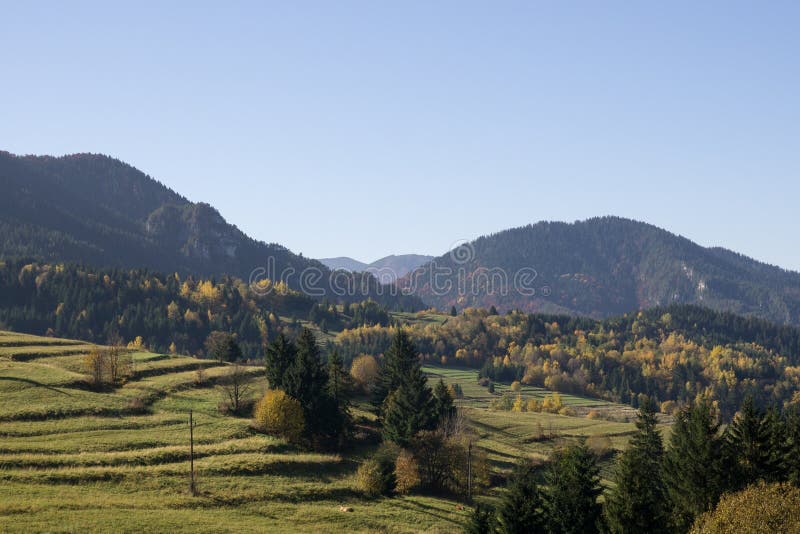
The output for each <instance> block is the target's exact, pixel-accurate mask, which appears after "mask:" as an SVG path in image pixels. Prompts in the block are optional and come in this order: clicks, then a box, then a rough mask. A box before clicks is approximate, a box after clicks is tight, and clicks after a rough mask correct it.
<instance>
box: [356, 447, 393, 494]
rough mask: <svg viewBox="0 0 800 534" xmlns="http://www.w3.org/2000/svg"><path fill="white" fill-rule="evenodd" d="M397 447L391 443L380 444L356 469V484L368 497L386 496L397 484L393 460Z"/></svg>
mask: <svg viewBox="0 0 800 534" xmlns="http://www.w3.org/2000/svg"><path fill="white" fill-rule="evenodd" d="M396 457H398V455H397V449H395V448H394V447H393V446H391V445H383V446H381V447H380V448H379V449H378V450H377V452H376V453H375V454H374V455H373V456H372V458H370V459H369V460H366V461H365V462H364V463H362V464H361V465H360V466H359V468H358V471H356V485H357V486H358V488H359V489H360V490H361V491H362V492H363V493H364V495H366V496H368V497H377V496H379V495H384V496H388V495H391V494H392V493H394V491H395V488H396V486H397V479H396V477H395V462H396Z"/></svg>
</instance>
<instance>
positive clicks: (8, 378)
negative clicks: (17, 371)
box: [0, 376, 72, 397]
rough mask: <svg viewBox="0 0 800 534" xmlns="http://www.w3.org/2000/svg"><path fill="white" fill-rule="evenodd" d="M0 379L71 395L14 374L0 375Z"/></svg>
mask: <svg viewBox="0 0 800 534" xmlns="http://www.w3.org/2000/svg"><path fill="white" fill-rule="evenodd" d="M0 380H6V381H9V382H22V383H23V384H29V385H31V386H35V387H40V388H44V389H49V390H50V391H55V392H56V393H60V394H62V395H66V396H67V397H71V396H72V395H71V394H69V393H67V392H66V391H62V390H60V389H58V388H56V387H53V386H48V385H47V384H42V383H41V382H37V381H36V380H31V379H30V378H18V377H15V376H0Z"/></svg>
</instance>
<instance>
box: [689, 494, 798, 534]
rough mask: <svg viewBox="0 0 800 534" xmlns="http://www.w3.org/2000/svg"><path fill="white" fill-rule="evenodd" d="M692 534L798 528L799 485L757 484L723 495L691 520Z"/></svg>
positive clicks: (748, 532) (735, 533)
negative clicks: (706, 510)
mask: <svg viewBox="0 0 800 534" xmlns="http://www.w3.org/2000/svg"><path fill="white" fill-rule="evenodd" d="M691 532H692V534H740V533H741V534H750V533H753V534H756V533H760V532H800V488H796V487H794V486H792V485H789V484H785V483H784V484H764V483H761V484H758V485H753V486H749V487H747V488H745V489H744V490H742V491H739V492H737V493H731V494H727V495H724V496H723V497H722V499H720V501H719V504H717V507H716V508H715V509H714V510H713V511H711V512H706V513H705V514H703V515H701V516H700V517H698V518H697V521H695V523H694V526H693V527H692V530H691Z"/></svg>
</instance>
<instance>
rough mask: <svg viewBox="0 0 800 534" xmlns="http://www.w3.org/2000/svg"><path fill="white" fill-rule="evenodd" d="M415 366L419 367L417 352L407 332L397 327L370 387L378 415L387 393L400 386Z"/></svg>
mask: <svg viewBox="0 0 800 534" xmlns="http://www.w3.org/2000/svg"><path fill="white" fill-rule="evenodd" d="M415 367H419V352H417V348H416V347H415V346H414V342H413V341H412V340H411V336H409V335H408V332H406V331H405V330H403V329H399V330H398V331H397V333H396V334H395V336H394V337H393V338H392V343H391V345H390V346H389V348H388V349H387V350H386V353H385V354H384V357H383V364H382V365H381V368H380V372H379V373H378V379H377V380H376V381H375V385H374V386H373V389H372V405H373V406H374V407H375V409H376V412H377V413H378V415H381V412H382V406H383V403H384V401H385V400H386V397H388V396H389V393H391V392H392V391H394V390H396V389H397V388H398V387H400V384H401V383H402V381H403V380H404V378H405V377H407V376H408V374H409V373H410V371H411V370H412V369H413V368H415Z"/></svg>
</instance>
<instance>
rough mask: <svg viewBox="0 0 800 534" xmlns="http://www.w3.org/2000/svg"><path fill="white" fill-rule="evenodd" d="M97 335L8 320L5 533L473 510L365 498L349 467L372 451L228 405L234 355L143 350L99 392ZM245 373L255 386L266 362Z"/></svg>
mask: <svg viewBox="0 0 800 534" xmlns="http://www.w3.org/2000/svg"><path fill="white" fill-rule="evenodd" d="M90 348H91V346H90V345H87V344H83V343H80V342H73V341H68V340H54V339H49V338H38V337H35V336H27V335H22V334H12V333H0V531H1V532H87V531H107V532H201V531H202V532H266V531H271V532H312V531H318V530H319V529H320V528H323V527H324V528H325V529H326V530H327V531H347V532H380V531H387V532H388V531H391V532H419V531H426V532H437V531H438V532H454V531H458V530H459V525H460V524H461V522H462V521H463V520H464V518H465V517H466V513H467V512H466V511H463V510H458V509H457V508H456V503H455V502H453V501H449V500H446V499H437V498H428V497H407V498H394V499H383V500H367V499H364V498H363V497H362V496H361V494H360V493H359V492H358V491H357V490H356V487H355V483H354V481H353V474H354V472H355V469H356V468H357V466H358V462H359V461H360V459H361V455H363V454H366V453H367V452H368V451H367V450H365V451H362V452H361V453H360V454H355V455H351V456H350V457H348V458H343V457H341V456H339V455H336V454H317V453H309V452H304V451H298V450H295V449H293V448H291V447H289V446H287V445H286V444H285V443H284V442H282V441H280V440H277V439H274V438H272V437H269V436H265V435H262V434H257V433H255V432H254V431H252V430H251V429H250V426H249V420H247V419H240V418H235V417H230V416H225V415H222V414H220V412H219V410H218V407H217V406H218V403H219V402H220V400H221V394H220V392H219V391H218V390H217V388H216V387H215V384H217V383H218V382H220V381H221V380H223V379H224V375H225V373H226V371H227V366H225V365H220V364H217V363H215V362H208V361H203V362H200V361H199V360H196V359H194V358H187V357H180V356H169V355H159V354H152V353H147V352H141V353H136V354H134V355H133V357H134V361H135V366H134V367H135V374H134V376H133V377H132V378H131V379H130V380H129V381H128V382H127V383H126V384H125V385H124V386H122V387H119V388H117V389H116V390H115V391H113V392H108V393H96V392H93V391H90V390H89V389H88V387H87V385H86V382H85V377H84V375H83V373H82V366H83V356H84V354H85V353H86V351H88V350H89V349H90ZM200 363H202V364H203V365H204V366H205V368H204V372H203V375H204V377H203V380H204V382H203V383H202V384H200V385H199V386H198V385H196V383H195V382H196V380H197V378H198V377H197V371H196V369H197V367H198V364H200ZM249 372H250V373H251V375H252V380H251V382H252V386H253V388H254V390H255V391H256V392H258V391H259V390H260V389H261V388H263V387H265V384H264V383H263V379H262V378H261V377H262V375H263V373H262V370H261V369H260V368H258V367H253V368H251V369H249ZM190 409H191V410H193V411H194V417H195V421H196V423H197V426H196V428H195V455H196V460H195V466H196V469H197V473H198V475H197V477H198V487H199V495H197V496H192V495H190V493H189V492H188V491H187V488H188V473H189V443H188V439H189V427H188V422H187V417H188V411H189V410H190ZM342 505H345V506H348V507H351V508H352V509H353V511H352V512H349V513H348V512H342V511H340V506H342Z"/></svg>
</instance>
